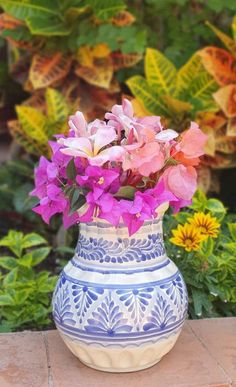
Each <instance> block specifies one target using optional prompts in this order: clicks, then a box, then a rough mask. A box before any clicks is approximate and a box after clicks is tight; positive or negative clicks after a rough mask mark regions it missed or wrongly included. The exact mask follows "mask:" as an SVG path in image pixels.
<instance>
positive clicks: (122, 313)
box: [53, 218, 188, 372]
mask: <svg viewBox="0 0 236 387" xmlns="http://www.w3.org/2000/svg"><path fill="white" fill-rule="evenodd" d="M187 305H188V298H187V291H186V287H185V284H184V281H183V278H182V276H181V274H180V272H179V271H178V269H177V267H176V266H175V264H174V263H173V262H172V261H171V260H170V259H169V258H168V257H167V256H166V253H165V248H164V243H163V234H162V219H161V218H159V219H155V220H154V221H147V222H145V224H144V225H143V226H142V228H141V229H140V230H139V231H138V232H137V233H136V234H134V235H133V236H131V237H129V236H128V232H127V228H126V227H125V226H124V225H120V227H118V228H116V229H115V228H114V227H112V226H111V225H109V224H108V223H105V222H99V221H98V222H94V223H90V224H81V225H80V234H79V239H78V244H77V247H76V252H75V255H74V257H73V258H72V260H71V261H70V262H69V263H68V264H67V265H66V266H65V268H64V270H63V271H62V273H61V275H60V278H59V280H58V283H57V286H56V289H55V292H54V295H53V316H54V320H55V323H56V326H57V329H58V330H59V332H60V335H61V336H62V338H63V340H64V341H65V343H66V345H67V346H68V347H69V349H70V350H71V351H72V352H73V353H74V355H76V356H77V357H78V358H79V359H80V360H81V361H82V362H83V363H85V364H86V365H88V366H90V367H93V368H96V369H99V370H103V371H110V372H130V371H136V370H141V369H144V368H148V367H150V366H152V365H154V364H155V363H157V362H158V361H159V360H160V359H161V358H162V357H163V356H164V355H165V354H166V353H167V352H169V351H170V350H171V348H172V347H173V346H174V344H175V342H176V340H177V338H178V336H179V334H180V331H181V328H182V325H183V323H184V320H185V318H186V313H187Z"/></svg>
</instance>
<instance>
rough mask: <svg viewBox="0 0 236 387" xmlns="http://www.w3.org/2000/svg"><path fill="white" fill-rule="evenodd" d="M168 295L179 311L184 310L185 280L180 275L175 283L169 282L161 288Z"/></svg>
mask: <svg viewBox="0 0 236 387" xmlns="http://www.w3.org/2000/svg"><path fill="white" fill-rule="evenodd" d="M160 288H161V289H163V290H164V291H165V292H166V294H167V295H168V296H169V297H170V299H171V301H173V303H174V305H175V306H176V307H177V308H178V309H179V310H183V303H184V302H185V300H184V295H185V294H186V289H185V287H184V283H183V280H182V278H181V276H180V275H178V276H177V277H176V278H175V279H174V280H173V281H171V282H167V283H166V284H163V285H161V286H160Z"/></svg>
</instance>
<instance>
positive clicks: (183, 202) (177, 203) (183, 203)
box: [170, 199, 192, 214]
mask: <svg viewBox="0 0 236 387" xmlns="http://www.w3.org/2000/svg"><path fill="white" fill-rule="evenodd" d="M191 204H192V200H190V199H189V200H184V199H178V200H174V201H173V200H172V201H170V206H171V207H172V208H173V211H174V214H175V213H176V212H179V210H180V209H181V208H182V207H188V206H190V205H191Z"/></svg>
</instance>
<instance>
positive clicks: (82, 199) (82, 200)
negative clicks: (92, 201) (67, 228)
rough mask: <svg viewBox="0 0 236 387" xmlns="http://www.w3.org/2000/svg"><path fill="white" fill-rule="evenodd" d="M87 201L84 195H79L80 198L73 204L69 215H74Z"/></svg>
mask: <svg viewBox="0 0 236 387" xmlns="http://www.w3.org/2000/svg"><path fill="white" fill-rule="evenodd" d="M85 203H86V199H85V196H84V195H79V198H78V200H77V201H76V202H75V203H74V204H73V206H71V208H70V212H69V215H72V214H73V213H74V212H75V211H76V210H78V209H79V208H80V207H82V206H83V205H84V204H85Z"/></svg>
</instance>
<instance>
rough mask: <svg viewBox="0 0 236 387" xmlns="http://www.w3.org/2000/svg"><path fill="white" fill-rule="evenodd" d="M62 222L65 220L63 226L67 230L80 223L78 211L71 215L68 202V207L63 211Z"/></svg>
mask: <svg viewBox="0 0 236 387" xmlns="http://www.w3.org/2000/svg"><path fill="white" fill-rule="evenodd" d="M62 220H63V226H64V227H65V229H67V228H69V227H71V226H73V225H74V224H76V223H78V221H79V214H78V212H77V211H75V212H73V213H72V214H70V203H69V201H67V206H66V208H65V209H64V211H63V214H62Z"/></svg>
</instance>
